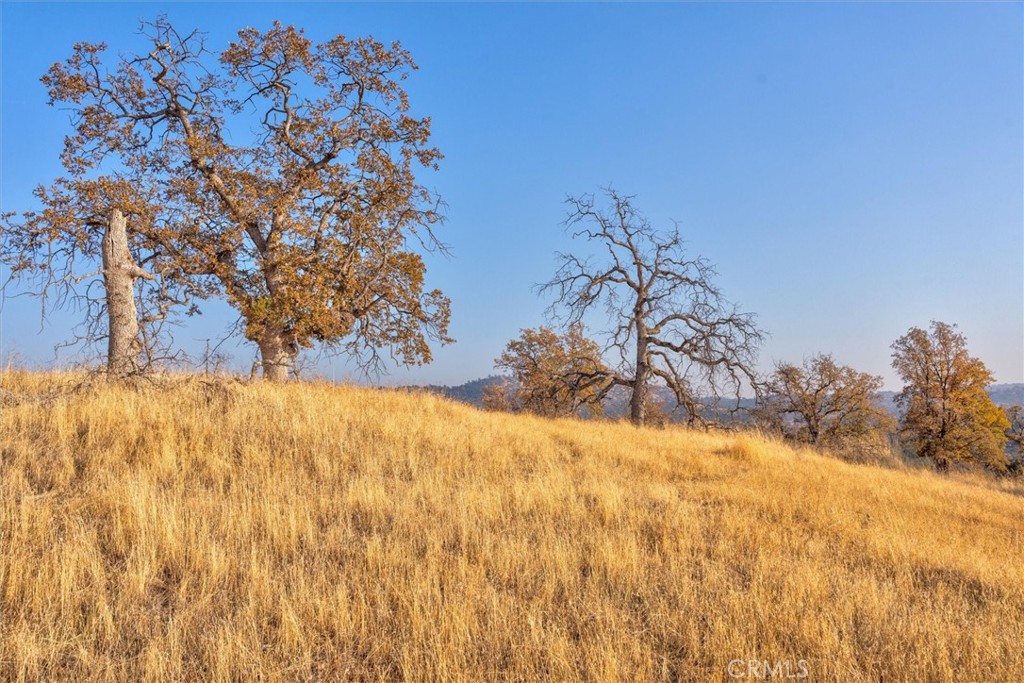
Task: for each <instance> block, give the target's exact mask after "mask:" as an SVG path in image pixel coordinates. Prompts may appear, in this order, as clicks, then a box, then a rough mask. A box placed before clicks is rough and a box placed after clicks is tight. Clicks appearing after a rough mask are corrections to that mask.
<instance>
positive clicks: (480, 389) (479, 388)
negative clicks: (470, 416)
mask: <svg viewBox="0 0 1024 683" xmlns="http://www.w3.org/2000/svg"><path fill="white" fill-rule="evenodd" d="M504 381H505V378H504V377H502V376H501V375H489V376H487V377H481V378H480V379H474V380H472V381H471V382H466V383H465V384H458V385H455V386H447V385H443V384H427V385H423V386H407V387H403V388H404V389H411V390H418V391H427V392H430V393H432V394H439V395H441V396H446V397H448V398H452V399H455V400H456V401H462V402H463V403H469V404H470V405H474V406H482V405H483V404H484V389H486V388H487V387H489V386H491V385H492V384H501V383H502V382H504Z"/></svg>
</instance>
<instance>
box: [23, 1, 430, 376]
mask: <svg viewBox="0 0 1024 683" xmlns="http://www.w3.org/2000/svg"><path fill="white" fill-rule="evenodd" d="M143 33H144V37H145V40H146V41H147V42H148V46H147V48H146V49H145V50H144V51H143V52H142V53H141V54H137V55H131V54H127V53H124V54H122V55H121V56H118V57H116V58H115V60H114V63H113V64H112V65H108V64H106V63H104V60H103V57H104V53H105V49H106V47H105V46H104V45H102V44H100V45H94V44H89V43H79V44H77V45H76V46H75V48H74V52H73V54H72V55H71V57H69V58H68V59H67V60H65V61H64V62H61V63H58V64H55V65H54V66H53V67H51V69H50V70H49V71H48V73H47V74H46V76H45V77H44V79H43V81H44V84H45V85H46V86H47V87H48V89H49V94H50V99H51V102H52V103H61V104H64V105H67V106H69V107H70V109H71V112H72V116H73V125H74V131H73V133H72V134H71V135H69V136H67V138H66V139H65V152H64V154H63V155H62V160H63V163H64V166H65V168H66V169H67V171H68V173H69V174H71V176H72V177H75V178H79V177H84V176H85V174H87V173H91V172H95V170H96V169H98V168H101V167H106V166H111V167H114V168H117V169H118V172H119V173H120V174H121V175H122V176H123V177H124V178H125V179H126V180H127V181H128V182H130V183H131V184H132V185H133V186H134V187H135V188H137V189H138V190H139V192H140V193H142V194H145V195H147V196H153V197H157V198H158V200H159V203H160V207H161V210H162V211H163V212H165V213H167V214H169V215H172V216H176V217H178V219H176V220H173V221H170V222H167V223H164V224H161V225H155V226H153V229H152V230H151V231H150V232H149V233H148V234H147V237H148V239H150V240H152V241H153V242H154V243H156V244H157V245H159V247H160V248H161V250H162V254H163V256H164V257H165V258H167V259H169V260H170V261H171V262H172V263H173V265H174V267H175V268H177V269H178V271H179V272H181V273H183V274H185V275H187V276H188V277H189V278H195V279H197V280H202V281H205V282H212V283H215V284H216V289H217V293H218V294H222V295H223V296H225V298H226V299H227V301H228V303H230V304H231V305H232V306H233V307H234V308H235V309H236V310H238V312H239V313H240V315H241V316H242V317H243V318H244V321H245V326H244V333H245V336H246V338H248V339H249V340H251V341H253V342H254V343H255V344H256V345H257V346H258V347H259V350H260V355H261V363H262V367H263V374H264V376H265V377H268V378H270V379H273V380H283V379H286V378H287V377H288V375H289V372H290V371H291V370H292V369H293V367H294V362H295V357H296V354H297V353H298V351H299V349H300V348H308V347H312V346H314V345H316V344H318V343H319V344H322V345H325V346H328V347H331V348H340V349H344V350H347V351H350V352H351V353H353V354H354V355H356V356H358V357H359V358H361V359H362V360H363V361H364V362H365V363H366V364H367V365H370V366H378V365H379V364H380V363H381V362H382V358H381V355H380V352H381V349H386V350H387V352H388V353H389V354H390V357H391V358H392V359H394V360H396V361H398V362H402V363H406V364H415V363H420V362H426V361H429V360H430V357H431V353H430V348H429V345H428V342H429V341H430V340H435V341H440V342H442V343H444V342H447V341H450V339H449V338H448V336H447V326H448V320H449V301H448V299H447V298H446V297H445V296H444V295H443V294H442V293H441V292H440V291H438V290H427V289H426V288H425V286H424V273H425V270H426V268H425V265H424V263H423V259H422V257H421V255H420V254H419V253H418V249H427V250H429V249H442V250H443V245H441V243H440V242H438V241H437V240H436V239H435V237H434V234H433V231H432V228H433V226H434V225H436V224H438V223H439V222H440V221H441V219H442V215H441V213H440V208H441V207H440V200H439V199H438V198H437V197H436V196H435V195H434V194H433V193H431V192H429V191H428V190H427V189H426V188H424V187H423V186H422V185H420V184H418V183H417V182H416V178H415V175H414V167H416V166H422V167H427V168H436V164H437V161H438V160H439V159H440V157H441V155H440V152H439V151H438V150H437V149H436V148H434V147H431V146H429V145H428V141H429V136H430V120H429V119H428V118H414V117H412V116H410V115H409V101H408V96H407V94H406V92H405V91H404V90H403V89H402V87H401V81H402V80H403V79H405V78H406V76H407V75H408V74H409V72H411V71H412V70H414V69H415V68H416V67H415V64H414V63H413V61H412V59H411V57H410V56H409V54H408V53H407V52H406V51H405V50H403V49H402V48H401V46H400V45H398V44H397V43H395V44H392V45H390V46H388V45H384V44H382V43H379V42H377V41H375V40H373V39H371V38H357V39H348V38H345V37H344V36H340V35H339V36H336V37H334V38H331V39H330V40H327V41H325V42H322V43H317V44H314V43H313V42H312V41H310V40H309V39H307V38H306V37H305V36H304V35H303V33H302V31H300V30H298V29H296V28H294V27H292V26H282V25H281V24H280V23H275V24H274V25H273V26H272V27H271V28H270V29H268V30H266V31H258V30H256V29H251V28H246V29H243V30H242V31H240V32H239V34H238V38H237V40H236V41H234V42H232V43H231V44H230V45H229V46H228V47H227V48H226V49H224V50H222V51H220V52H217V53H215V52H212V51H210V50H208V49H207V47H206V45H205V44H204V39H203V36H202V35H201V34H200V33H198V32H192V33H189V34H180V33H179V32H178V31H177V30H175V28H174V27H173V26H172V25H171V24H170V23H169V22H168V21H167V20H166V18H163V17H161V18H158V19H157V20H156V21H154V22H152V23H151V24H147V25H145V26H144V31H143Z"/></svg>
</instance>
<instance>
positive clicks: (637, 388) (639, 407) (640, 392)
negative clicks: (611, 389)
mask: <svg viewBox="0 0 1024 683" xmlns="http://www.w3.org/2000/svg"><path fill="white" fill-rule="evenodd" d="M635 324H636V333H637V334H636V340H637V341H636V374H635V375H634V377H633V394H632V395H631V396H630V397H629V420H630V422H632V423H633V424H635V425H638V426H643V424H644V423H645V422H646V421H647V380H648V376H649V375H650V374H651V373H650V369H649V365H648V359H647V344H646V341H645V337H644V333H645V330H644V326H643V323H642V322H640V321H639V320H638V321H636V323H635Z"/></svg>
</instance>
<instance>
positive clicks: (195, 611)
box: [0, 373, 1024, 681]
mask: <svg viewBox="0 0 1024 683" xmlns="http://www.w3.org/2000/svg"><path fill="white" fill-rule="evenodd" d="M72 383H73V382H72V380H71V379H70V378H68V377H61V376H55V375H28V374H19V373H6V374H5V375H3V377H2V379H0V386H2V387H3V389H4V390H5V391H4V392H2V397H0V400H2V402H3V407H2V423H0V424H2V426H0V443H2V445H3V446H2V447H3V481H2V534H3V536H2V545H3V553H2V562H3V564H2V567H0V572H2V573H0V589H2V608H3V612H2V631H0V639H2V640H0V679H3V680H73V681H89V680H133V681H134V680H168V681H170V680H238V681H252V680H269V681H277V680H281V681H285V680H287V681H334V680H398V679H408V680H422V681H435V680H465V681H485V680H494V681H497V680H523V681H533V680H542V679H543V680H558V681H563V680H600V681H633V680H637V681H658V680H681V681H706V680H710V681H718V680H735V679H730V678H729V676H728V673H727V671H728V669H727V667H728V663H729V662H730V660H735V659H743V660H748V659H755V660H770V661H775V660H790V661H791V662H792V666H793V667H794V668H793V671H794V673H795V671H796V669H795V667H796V662H797V661H798V660H805V661H806V668H807V670H808V672H809V674H810V676H809V678H806V679H803V680H811V681H880V680H885V681H893V680H915V681H918V680H920V681H926V680H927V681H965V680H970V681H1008V680H1019V676H1020V675H1021V674H1022V672H1024V647H1022V645H1024V562H1022V560H1021V558H1022V557H1024V499H1022V498H1021V497H1018V496H1014V495H1011V494H1009V493H1006V492H1002V491H998V490H995V489H994V488H990V487H986V486H984V485H983V484H981V483H980V481H979V482H975V483H972V482H965V481H956V480H949V479H944V478H941V477H939V476H936V475H933V474H930V473H925V472H914V471H900V470H886V469H880V468H873V467H868V466H856V465H850V464H846V463H843V462H840V461H838V460H835V459H830V458H825V457H821V456H818V455H815V454H813V453H810V452H805V451H793V450H791V449H789V448H787V447H785V446H782V445H779V444H776V443H772V442H767V441H762V440H758V439H756V438H754V437H752V436H732V435H707V434H700V433H693V432H687V431H683V430H675V429H671V430H665V431H659V430H640V429H635V428H632V427H630V426H627V425H621V424H608V423H578V422H574V421H547V420H542V419H535V418H531V417H523V416H510V415H497V414H488V413H484V412H480V411H477V410H474V409H472V408H470V407H468V406H463V405H459V404H456V403H454V402H450V401H447V400H444V399H441V398H437V397H434V396H430V395H424V394H407V393H402V392H395V391H375V390H367V389H354V388H335V387H330V386H325V385H309V384H292V385H288V386H269V385H263V384H255V385H251V386H243V385H240V384H228V385H206V384H204V383H202V382H200V381H197V380H188V381H177V382H175V383H174V384H173V386H170V385H167V386H163V385H160V386H158V385H146V386H143V387H141V388H136V389H125V388H116V387H108V386H93V387H91V388H84V389H80V390H78V391H76V392H74V393H71V394H66V393H63V394H62V392H66V390H67V389H68V388H69V387H70V386H71V384H72ZM8 392H9V393H8ZM744 671H745V670H744ZM747 680H750V679H749V678H748V679H747Z"/></svg>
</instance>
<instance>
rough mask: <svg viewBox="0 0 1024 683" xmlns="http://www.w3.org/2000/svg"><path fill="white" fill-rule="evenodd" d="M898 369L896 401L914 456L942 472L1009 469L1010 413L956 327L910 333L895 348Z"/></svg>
mask: <svg viewBox="0 0 1024 683" xmlns="http://www.w3.org/2000/svg"><path fill="white" fill-rule="evenodd" d="M892 348H893V354H892V358H893V367H894V368H895V369H896V372H897V373H899V375H900V377H901V378H902V379H903V381H904V383H905V384H904V387H903V390H902V391H901V392H900V393H899V394H898V395H897V396H896V401H897V404H898V405H899V407H900V408H901V410H902V416H901V418H900V431H901V433H902V434H903V435H904V436H905V437H906V439H907V441H908V443H909V444H910V445H911V447H912V448H913V449H914V451H915V452H916V453H917V454H918V455H919V456H921V457H926V458H931V459H932V460H934V462H935V464H936V466H937V467H938V469H939V470H941V471H946V470H948V469H949V467H950V465H952V464H954V463H958V462H977V463H981V464H984V465H986V466H988V467H991V468H993V469H996V470H1004V469H1005V468H1006V464H1007V459H1006V454H1005V453H1004V446H1005V444H1006V435H1005V431H1006V429H1007V428H1008V427H1009V426H1010V424H1009V421H1008V420H1007V419H1006V414H1005V413H1004V412H1003V411H1002V410H1001V409H1000V408H999V407H998V406H996V405H995V404H994V403H993V402H992V399H991V398H989V396H988V394H987V393H986V392H985V387H987V386H988V385H989V384H991V383H992V381H993V378H992V373H991V372H990V371H989V369H988V368H987V367H985V364H984V363H983V362H982V361H981V360H980V359H978V358H974V357H972V356H971V355H970V354H969V353H968V352H967V339H966V338H965V337H964V335H963V334H962V333H960V332H958V331H957V329H956V325H950V324H947V323H943V322H934V321H933V322H932V324H931V328H930V330H927V331H926V330H923V329H921V328H918V327H914V328H911V329H910V331H908V332H907V334H905V335H903V336H902V337H900V338H899V339H897V340H896V341H895V342H894V343H893V345H892Z"/></svg>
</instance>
